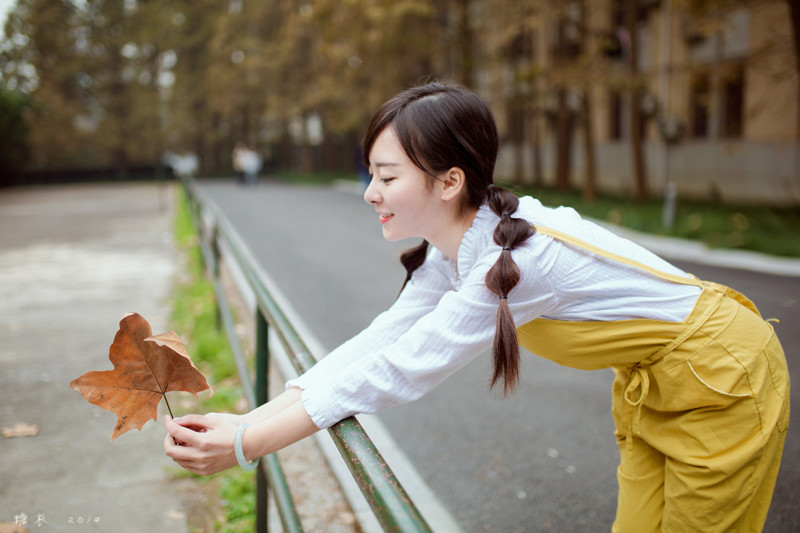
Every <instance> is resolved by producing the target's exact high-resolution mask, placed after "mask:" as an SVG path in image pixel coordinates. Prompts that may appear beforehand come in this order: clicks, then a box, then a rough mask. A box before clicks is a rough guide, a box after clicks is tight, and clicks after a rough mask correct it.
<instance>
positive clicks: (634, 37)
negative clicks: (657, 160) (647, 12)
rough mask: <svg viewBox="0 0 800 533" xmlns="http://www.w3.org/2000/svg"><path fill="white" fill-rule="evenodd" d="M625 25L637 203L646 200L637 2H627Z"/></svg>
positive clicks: (632, 154) (633, 0)
mask: <svg viewBox="0 0 800 533" xmlns="http://www.w3.org/2000/svg"><path fill="white" fill-rule="evenodd" d="M626 8H627V13H626V15H627V23H628V24H627V25H628V33H629V34H630V36H629V38H630V50H629V53H628V56H629V57H628V59H629V61H630V74H631V90H630V113H629V115H630V142H631V157H632V160H633V161H632V162H633V182H634V197H635V198H636V200H637V201H638V202H643V201H644V200H646V199H647V174H646V170H645V164H644V146H643V143H642V107H641V103H642V87H641V80H640V79H639V37H638V32H637V1H636V0H627V5H626Z"/></svg>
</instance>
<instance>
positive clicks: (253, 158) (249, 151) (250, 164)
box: [236, 145, 263, 185]
mask: <svg viewBox="0 0 800 533" xmlns="http://www.w3.org/2000/svg"><path fill="white" fill-rule="evenodd" d="M236 156H237V162H238V165H239V166H240V167H241V169H242V173H243V174H244V183H245V184H246V185H255V184H256V183H258V173H259V171H260V170H261V165H262V163H263V160H262V159H261V155H260V154H259V153H258V152H256V151H255V150H254V149H253V148H251V147H249V146H246V145H245V146H243V147H242V148H240V149H239V150H238V151H237V152H236Z"/></svg>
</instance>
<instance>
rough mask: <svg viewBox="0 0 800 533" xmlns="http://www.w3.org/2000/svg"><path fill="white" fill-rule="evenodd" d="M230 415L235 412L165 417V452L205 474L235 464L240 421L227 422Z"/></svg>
mask: <svg viewBox="0 0 800 533" xmlns="http://www.w3.org/2000/svg"><path fill="white" fill-rule="evenodd" d="M228 416H233V417H235V416H236V415H222V414H219V413H212V414H210V415H206V416H203V415H186V416H182V417H180V418H176V419H174V420H173V419H172V418H170V417H169V416H167V417H165V418H164V427H166V428H167V432H168V433H167V436H166V437H165V438H164V451H165V452H166V454H167V455H168V456H169V457H171V458H172V459H173V460H174V461H175V462H176V463H178V464H179V465H181V466H182V467H183V468H185V469H186V470H188V471H189V472H192V473H195V474H200V475H203V476H208V475H211V474H216V473H217V472H221V471H222V470H225V469H227V468H230V467H232V466H236V464H237V461H236V455H235V454H234V451H233V439H234V437H235V435H236V426H237V425H238V424H237V423H236V421H234V419H231V421H228V420H227V419H226V418H227V417H228Z"/></svg>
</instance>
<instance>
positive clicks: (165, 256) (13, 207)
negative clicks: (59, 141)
mask: <svg viewBox="0 0 800 533" xmlns="http://www.w3.org/2000/svg"><path fill="white" fill-rule="evenodd" d="M172 205H173V202H172V188H171V186H169V185H157V184H152V183H147V184H102V185H97V184H95V185H68V186H56V187H47V188H24V189H10V190H0V227H2V228H3V231H2V232H0V345H1V346H2V349H0V391H2V395H0V398H1V400H0V405H1V406H2V407H1V408H0V427H2V428H8V427H13V426H15V425H16V424H20V423H22V424H28V425H33V426H37V427H38V428H39V432H38V434H37V435H35V436H28V437H18V438H0V457H2V461H0V480H2V482H0V531H2V532H3V533H5V532H6V531H14V530H15V529H16V530H19V531H24V530H25V529H22V528H20V527H16V526H20V525H24V526H25V527H26V528H27V531H40V530H41V531H78V530H85V529H87V527H88V528H91V529H92V530H93V531H114V532H115V533H127V532H131V533H134V532H141V531H150V532H153V533H160V532H171V533H172V532H179V533H180V532H183V531H186V525H185V524H186V516H185V513H184V511H183V505H182V502H181V498H182V496H185V495H184V494H183V493H182V488H181V487H182V485H183V482H178V481H170V479H169V478H170V475H169V471H168V468H171V465H172V462H171V461H170V460H169V459H168V458H167V457H166V456H165V455H164V453H163V451H162V439H163V436H164V430H163V426H162V425H161V423H160V422H152V421H151V422H148V424H147V425H146V426H145V427H144V429H143V430H142V431H141V432H138V431H131V432H129V433H126V434H124V435H122V436H121V437H119V438H118V439H117V440H115V441H114V442H110V436H111V432H112V430H113V428H114V426H115V424H116V415H114V414H113V413H110V412H108V411H105V410H103V409H101V408H99V407H96V406H94V405H91V404H90V403H89V402H87V401H86V400H84V399H83V398H82V397H81V395H80V394H79V393H77V392H76V391H74V390H72V389H70V388H69V383H70V381H71V380H73V379H75V378H77V377H78V376H80V375H81V374H83V373H84V372H87V371H89V370H110V369H111V364H110V362H109V360H108V349H109V346H110V344H111V342H112V341H113V339H114V334H115V333H116V330H117V328H118V324H119V320H120V319H121V318H122V315H123V314H124V313H125V312H126V311H136V312H138V313H140V314H142V315H143V316H144V317H145V318H147V319H148V321H149V322H150V324H151V326H152V328H153V331H154V333H162V332H166V331H167V330H168V318H169V307H168V304H169V301H168V297H169V291H170V288H171V285H172V282H173V278H174V276H176V275H177V272H176V265H177V262H176V259H177V255H176V252H175V248H174V246H173V244H172V237H171V211H172ZM23 522H27V523H26V524H23ZM76 528H77V529H76Z"/></svg>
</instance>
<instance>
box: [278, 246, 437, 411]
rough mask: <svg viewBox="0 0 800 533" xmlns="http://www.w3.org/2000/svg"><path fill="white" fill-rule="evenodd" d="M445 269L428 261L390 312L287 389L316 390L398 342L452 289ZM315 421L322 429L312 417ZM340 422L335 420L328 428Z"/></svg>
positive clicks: (326, 357)
mask: <svg viewBox="0 0 800 533" xmlns="http://www.w3.org/2000/svg"><path fill="white" fill-rule="evenodd" d="M446 268H447V267H446V265H444V264H442V262H441V261H436V260H431V259H429V260H427V261H425V263H423V264H422V266H420V267H419V269H417V271H415V272H414V275H413V276H412V278H411V280H409V282H408V283H407V284H406V287H405V288H404V289H403V291H402V292H401V293H400V295H399V296H398V298H397V300H396V301H395V302H394V304H393V305H392V306H391V307H390V308H389V309H388V310H386V311H384V312H383V313H381V314H379V315H378V316H377V317H376V318H375V319H374V320H373V321H372V323H371V324H370V325H369V326H367V327H366V328H365V329H364V330H363V331H361V332H360V333H359V334H357V335H356V336H354V337H352V338H351V339H350V340H348V341H346V342H345V343H343V344H342V345H340V346H339V347H338V348H336V349H335V350H333V351H332V352H330V353H329V354H328V355H327V356H325V357H323V358H322V359H320V361H319V362H318V363H317V364H316V365H314V366H313V367H312V368H311V369H310V370H309V371H308V372H306V373H304V374H303V375H301V376H299V377H297V378H295V379H292V380H289V381H288V382H287V383H286V387H287V388H290V387H299V388H301V389H303V390H304V391H305V390H313V389H317V388H319V384H320V383H324V382H326V381H329V380H331V379H332V376H333V375H334V374H336V375H344V376H346V375H347V374H348V373H349V372H350V368H351V367H352V366H353V365H354V363H355V362H356V361H357V360H359V359H365V358H369V356H370V354H371V353H374V352H375V351H376V350H377V349H378V348H379V347H380V346H383V345H386V344H391V343H393V342H395V341H396V340H397V338H398V337H399V336H400V335H401V334H403V333H404V332H405V331H407V330H408V329H409V328H410V327H411V326H412V325H413V324H414V323H415V322H416V321H417V320H418V319H419V318H420V317H421V316H424V315H425V314H427V313H429V312H430V311H431V310H432V309H433V308H434V307H435V306H436V305H437V303H438V302H439V300H440V299H441V297H442V295H443V294H445V293H446V292H447V291H448V290H450V289H451V288H452V282H451V280H450V278H449V276H448V275H447V273H446ZM321 401H324V399H321ZM304 403H305V402H304ZM306 409H307V410H308V411H309V414H311V411H312V409H313V407H310V406H309V405H306ZM341 418H345V417H344V416H343V417H341ZM341 418H340V419H341ZM312 419H314V421H315V422H316V423H317V425H319V426H320V427H323V426H322V425H320V422H319V420H318V419H317V418H316V417H314V416H313V415H312ZM337 421H338V420H334V421H332V422H330V423H329V424H326V425H325V427H328V426H330V425H333V423H335V422H337Z"/></svg>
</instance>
